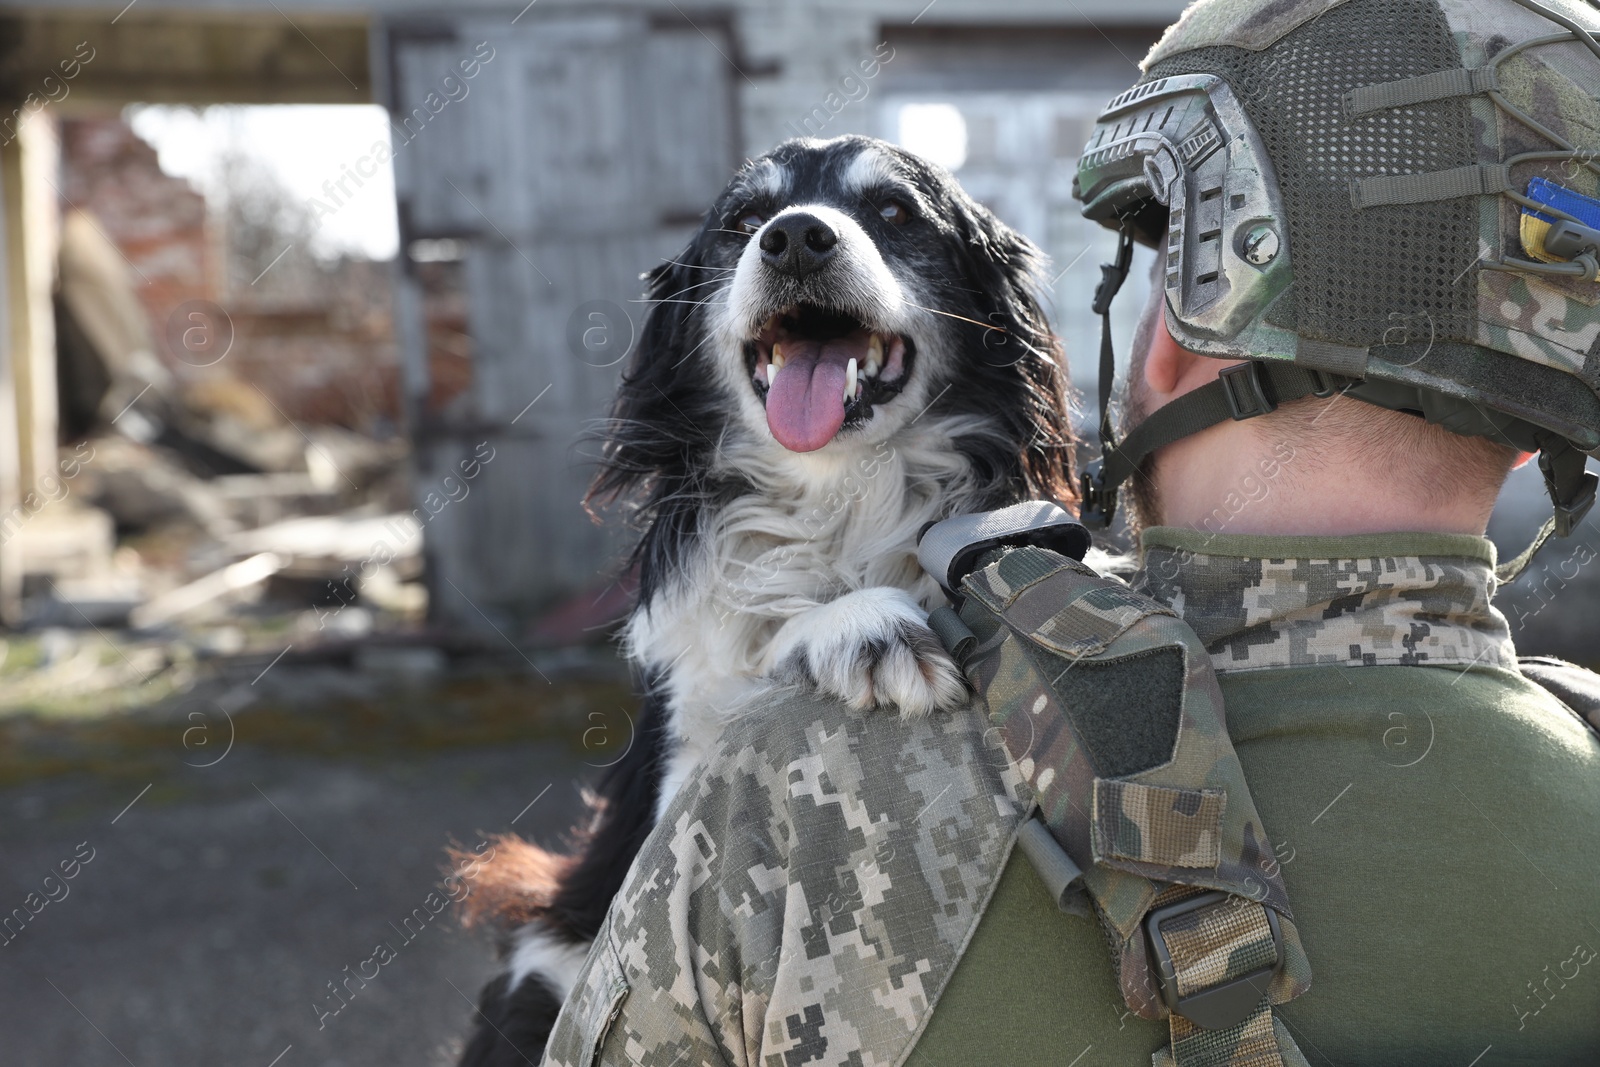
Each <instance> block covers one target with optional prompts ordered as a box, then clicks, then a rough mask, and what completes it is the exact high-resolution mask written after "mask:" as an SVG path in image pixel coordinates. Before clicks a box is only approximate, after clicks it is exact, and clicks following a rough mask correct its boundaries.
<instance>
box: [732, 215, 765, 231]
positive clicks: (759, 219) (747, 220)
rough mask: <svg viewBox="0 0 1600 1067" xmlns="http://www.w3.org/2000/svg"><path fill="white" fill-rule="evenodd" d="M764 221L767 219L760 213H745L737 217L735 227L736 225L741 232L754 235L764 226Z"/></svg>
mask: <svg viewBox="0 0 1600 1067" xmlns="http://www.w3.org/2000/svg"><path fill="white" fill-rule="evenodd" d="M766 221H767V217H766V216H765V215H763V214H761V212H759V211H747V212H745V213H744V214H743V215H740V216H739V221H738V222H737V223H736V224H735V225H737V226H738V227H739V229H741V230H743V231H744V232H745V233H755V232H756V231H757V230H759V229H761V227H762V226H763V225H765V224H766Z"/></svg>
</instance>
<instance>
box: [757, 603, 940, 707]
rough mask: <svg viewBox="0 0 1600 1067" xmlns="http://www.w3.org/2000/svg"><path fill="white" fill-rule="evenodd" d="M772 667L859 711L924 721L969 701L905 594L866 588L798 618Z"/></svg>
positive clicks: (924, 617)
mask: <svg viewBox="0 0 1600 1067" xmlns="http://www.w3.org/2000/svg"><path fill="white" fill-rule="evenodd" d="M770 662H771V663H773V664H774V665H775V669H774V671H773V672H772V673H773V676H774V677H775V678H776V679H777V680H779V681H788V682H800V683H803V684H807V685H811V686H815V687H816V689H817V690H818V691H820V692H822V693H824V694H826V695H828V696H831V697H836V698H838V699H839V700H843V701H844V702H845V703H847V704H849V705H850V706H851V707H852V708H856V709H857V710H863V711H864V710H866V709H867V708H873V707H891V706H892V707H898V708H899V709H900V713H901V714H902V715H906V716H913V715H925V714H927V713H928V712H930V711H933V710H934V709H935V708H954V707H959V706H960V705H961V704H963V703H964V702H965V701H966V699H967V683H966V679H965V678H963V677H962V674H961V671H960V669H959V668H957V667H956V665H955V661H954V660H952V659H951V658H950V654H949V653H948V652H946V651H945V649H944V645H942V644H940V642H939V638H938V637H936V636H935V635H934V632H933V631H932V630H930V629H928V613H927V612H925V611H923V610H922V608H921V606H920V605H918V604H917V602H916V600H915V599H914V598H912V596H911V594H909V593H907V592H905V591H904V590H903V589H892V588H888V587H883V588H876V589H861V590H857V591H856V592H854V593H848V594H846V595H845V596H842V597H840V598H839V599H838V600H834V601H830V602H829V603H827V604H822V605H819V606H817V607H815V608H812V609H811V610H810V611H807V612H806V613H805V614H803V615H797V616H795V617H794V618H792V619H790V620H789V621H788V622H786V623H784V625H783V628H782V629H780V630H779V631H778V634H777V637H776V638H775V639H774V640H773V644H772V651H771V659H770Z"/></svg>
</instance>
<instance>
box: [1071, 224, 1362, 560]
mask: <svg viewBox="0 0 1600 1067" xmlns="http://www.w3.org/2000/svg"><path fill="white" fill-rule="evenodd" d="M1120 233H1121V239H1120V241H1119V243H1118V245H1117V259H1116V262H1114V263H1102V264H1101V265H1100V284H1099V285H1098V286H1096V287H1095V291H1094V310H1095V314H1097V315H1099V316H1100V458H1099V459H1098V460H1096V461H1095V462H1093V463H1091V464H1089V466H1088V468H1087V469H1085V470H1084V472H1083V474H1082V475H1081V476H1080V477H1079V481H1078V485H1079V490H1080V492H1081V496H1082V499H1081V501H1080V503H1079V512H1078V517H1079V520H1080V521H1081V522H1082V523H1083V524H1084V525H1085V526H1087V527H1089V528H1090V529H1099V530H1103V529H1106V528H1107V527H1109V526H1110V525H1111V520H1112V518H1114V517H1115V515H1116V512H1117V492H1118V490H1119V489H1120V488H1121V486H1122V483H1123V482H1125V481H1127V480H1128V479H1129V478H1130V477H1132V475H1133V474H1134V472H1135V471H1137V470H1138V469H1139V464H1140V463H1142V462H1144V458H1145V457H1146V456H1148V455H1150V454H1151V453H1152V452H1154V451H1156V450H1157V449H1159V448H1165V447H1166V446H1167V445H1170V444H1172V443H1173V442H1174V441H1180V440H1182V439H1183V438H1185V437H1188V436H1190V435H1191V434H1196V433H1199V432H1200V431H1201V430H1204V429H1206V428H1207V427H1210V426H1215V425H1216V424H1217V423H1219V422H1226V421H1227V420H1229V419H1233V420H1236V421H1237V420H1243V419H1250V418H1254V417H1255V416H1257V415H1265V414H1266V413H1267V412H1269V411H1273V410H1276V409H1277V407H1278V405H1279V404H1284V403H1287V402H1288V401H1290V400H1298V399H1299V398H1300V397H1303V396H1332V395H1333V394H1334V393H1335V392H1337V391H1338V390H1339V389H1342V388H1344V387H1345V386H1347V385H1349V384H1350V383H1351V382H1353V381H1354V379H1351V378H1343V377H1340V376H1339V375H1335V374H1326V373H1323V372H1322V371H1314V370H1307V369H1305V368H1303V367H1296V366H1292V365H1289V364H1282V363H1271V364H1267V363H1260V362H1257V361H1254V360H1250V361H1246V362H1244V363H1238V364H1235V365H1234V366H1231V367H1225V368H1223V370H1222V373H1221V374H1220V375H1219V376H1218V378H1217V380H1216V381H1214V382H1210V383H1208V384H1206V385H1203V386H1201V387H1200V388H1198V389H1195V390H1193V391H1192V392H1188V393H1185V394H1184V395H1183V396H1180V397H1178V398H1177V399H1176V400H1172V401H1169V402H1168V403H1166V404H1163V405H1162V406H1161V407H1159V408H1157V409H1156V410H1155V411H1153V412H1151V413H1150V415H1149V417H1148V418H1146V419H1145V420H1144V421H1143V422H1141V423H1140V424H1139V425H1138V426H1137V427H1135V428H1134V430H1133V432H1132V433H1130V434H1128V436H1127V437H1126V438H1125V439H1124V440H1122V441H1121V442H1119V441H1117V439H1116V434H1115V432H1114V430H1113V427H1112V424H1111V386H1112V383H1113V381H1114V380H1115V378H1116V372H1117V360H1116V354H1115V352H1114V351H1113V347H1112V343H1111V301H1112V299H1113V298H1114V297H1115V296H1116V295H1117V291H1118V290H1120V289H1121V288H1122V283H1123V282H1124V281H1126V280H1127V277H1128V267H1129V264H1130V263H1131V262H1132V259H1133V234H1132V231H1131V230H1129V229H1127V228H1124V229H1123V230H1122V231H1120Z"/></svg>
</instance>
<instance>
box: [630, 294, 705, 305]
mask: <svg viewBox="0 0 1600 1067" xmlns="http://www.w3.org/2000/svg"><path fill="white" fill-rule="evenodd" d="M628 303H630V304H689V305H691V306H693V307H697V308H698V307H705V306H706V305H707V304H726V303H727V301H726V300H717V299H716V298H714V297H709V296H708V297H706V298H705V299H704V300H673V299H672V298H670V297H664V296H663V297H655V298H650V297H644V298H641V299H639V300H630V301H628Z"/></svg>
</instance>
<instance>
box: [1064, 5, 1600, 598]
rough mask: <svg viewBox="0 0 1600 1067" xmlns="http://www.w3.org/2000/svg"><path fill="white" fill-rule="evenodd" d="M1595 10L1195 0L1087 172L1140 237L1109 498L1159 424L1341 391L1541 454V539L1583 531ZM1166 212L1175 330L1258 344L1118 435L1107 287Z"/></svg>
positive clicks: (1593, 418)
mask: <svg viewBox="0 0 1600 1067" xmlns="http://www.w3.org/2000/svg"><path fill="white" fill-rule="evenodd" d="M1597 34H1600V12H1597V11H1596V10H1595V9H1594V8H1592V7H1590V6H1588V5H1586V4H1584V3H1580V2H1576V0H1199V2H1197V3H1195V4H1193V5H1192V6H1191V7H1190V8H1189V9H1188V10H1187V11H1186V12H1185V13H1184V15H1183V17H1182V18H1181V19H1180V20H1179V21H1178V22H1177V23H1176V24H1174V25H1173V26H1172V27H1171V28H1170V29H1169V30H1168V31H1167V33H1166V35H1165V36H1164V37H1163V38H1162V39H1161V41H1160V42H1159V43H1158V44H1157V45H1156V46H1155V48H1154V49H1153V50H1152V51H1151V53H1150V55H1149V56H1148V57H1147V58H1146V60H1145V62H1144V65H1143V69H1144V75H1143V77H1142V78H1141V80H1140V81H1139V83H1138V84H1137V85H1135V86H1134V87H1133V88H1131V89H1129V90H1128V91H1126V92H1124V93H1122V94H1121V95H1120V96H1118V97H1116V98H1115V99H1113V100H1112V101H1111V102H1110V103H1109V104H1108V105H1107V106H1106V107H1105V109H1104V111H1103V112H1102V113H1101V115H1100V117H1099V121H1098V123H1097V124H1096V126H1095V129H1094V132H1093V135H1092V136H1091V138H1090V140H1089V143H1088V145H1087V146H1086V148H1085V150H1084V153H1083V156H1082V158H1081V160H1080V162H1079V167H1078V174H1077V177H1076V180H1075V183H1074V192H1075V194H1076V195H1077V196H1078V198H1079V199H1080V200H1081V201H1082V202H1083V213H1084V215H1085V216H1086V217H1088V218H1090V219H1093V220H1095V221H1096V222H1099V223H1101V224H1102V225H1104V226H1107V227H1110V228H1112V229H1116V230H1118V231H1119V232H1120V234H1121V243H1120V246H1119V252H1118V256H1117V262H1116V263H1114V264H1110V265H1107V266H1106V267H1105V268H1103V271H1104V277H1103V278H1102V282H1101V286H1100V288H1099V290H1098V291H1097V292H1096V295H1095V310H1096V311H1097V312H1098V313H1100V314H1101V315H1102V316H1103V317H1104V318H1103V329H1104V331H1105V332H1104V335H1103V339H1102V345H1101V367H1100V378H1101V382H1100V407H1101V440H1102V447H1103V456H1102V459H1101V460H1100V461H1099V462H1098V463H1096V464H1094V465H1092V466H1091V467H1090V469H1089V470H1088V471H1087V472H1086V473H1085V475H1084V482H1083V488H1084V499H1083V516H1084V520H1085V522H1086V523H1088V524H1090V525H1102V526H1103V525H1105V524H1106V523H1108V522H1109V521H1110V518H1111V515H1112V513H1113V510H1114V508H1115V503H1116V494H1117V487H1118V485H1119V484H1120V483H1121V482H1122V481H1123V480H1125V479H1126V478H1127V477H1128V476H1129V475H1131V474H1132V473H1133V472H1134V471H1135V470H1136V469H1137V467H1138V465H1139V463H1140V462H1141V461H1142V459H1143V458H1144V457H1145V456H1147V455H1149V454H1150V453H1151V452H1153V451H1154V450H1155V449H1157V448H1160V447H1162V446H1163V445H1165V444H1168V443H1170V442H1171V441H1174V440H1177V439H1179V438H1181V437H1184V436H1187V435H1188V434H1192V433H1195V432H1197V431H1199V430H1201V429H1204V428H1206V427H1208V426H1211V425H1214V424H1216V423H1218V422H1221V421H1224V420H1226V419H1229V418H1234V419H1241V418H1249V417H1251V416H1254V415H1258V414H1262V413H1264V412H1266V411H1270V410H1272V409H1273V408H1274V407H1275V406H1276V405H1278V404H1281V403H1284V402H1286V401H1288V400H1290V399H1294V398H1298V397H1301V396H1307V395H1313V394H1315V395H1321V396H1332V395H1333V394H1334V393H1336V392H1343V393H1345V394H1347V395H1349V396H1351V397H1356V398H1359V399H1361V400H1365V401H1368V402H1370V403H1373V404H1377V405H1379V406H1382V407H1385V408H1391V409H1395V410H1404V411H1410V412H1413V413H1416V414H1419V415H1422V416H1423V417H1425V418H1427V419H1428V420H1429V421H1431V422H1435V423H1438V424H1440V425H1442V426H1444V427H1446V428H1447V429H1450V430H1453V431H1455V432H1457V433H1461V434H1468V435H1482V436H1487V437H1491V438H1494V439H1496V440H1499V441H1501V442H1503V443H1505V444H1508V445H1511V446H1513V447H1515V448H1517V449H1519V450H1521V451H1525V452H1538V453H1540V467H1541V469H1542V470H1543V472H1544V476H1545V481H1546V486H1547V488H1548V489H1549V491H1550V495H1551V500H1552V502H1553V504H1554V510H1555V514H1554V517H1553V518H1552V519H1551V520H1550V522H1548V523H1546V525H1545V528H1544V530H1543V531H1541V534H1540V536H1539V540H1538V542H1537V543H1536V544H1535V546H1534V548H1535V549H1536V548H1537V547H1538V544H1542V543H1543V541H1544V539H1545V538H1547V537H1548V536H1549V535H1550V533H1551V532H1552V531H1554V532H1556V533H1558V534H1561V535H1563V536H1564V535H1566V534H1567V533H1570V532H1571V530H1572V528H1573V527H1574V526H1575V525H1576V524H1577V523H1578V522H1579V521H1581V520H1582V518H1583V516H1584V514H1585V513H1586V512H1587V511H1588V509H1589V508H1590V506H1591V505H1592V504H1593V502H1594V498H1595V488H1596V482H1597V479H1596V478H1595V476H1594V475H1593V474H1590V473H1587V472H1586V471H1585V470H1584V461H1585V456H1586V455H1593V454H1596V453H1597V452H1600V195H1597V194H1600V99H1597V95H1600V44H1597V43H1596V39H1595V38H1596V35H1597ZM1163 235H1165V236H1166V238H1167V259H1166V262H1165V263H1164V264H1163V277H1164V287H1165V303H1166V307H1165V311H1166V321H1167V326H1168V328H1169V329H1170V331H1171V333H1172V336H1173V337H1174V338H1175V339H1176V340H1177V341H1178V343H1179V344H1181V345H1183V346H1184V347H1185V348H1188V349H1190V350H1192V351H1194V352H1198V353H1201V354H1204V355H1208V356H1216V357H1219V358H1230V359H1239V360H1245V361H1246V362H1244V363H1241V364H1239V365H1237V366H1233V367H1229V368H1226V369H1224V371H1223V373H1222V375H1221V377H1220V379H1219V381H1217V382H1215V383H1212V384H1211V385H1208V386H1206V387H1204V388H1202V389H1200V390H1196V391H1195V392H1193V393H1190V394H1188V395H1186V396H1183V397H1180V398H1178V399H1177V400H1175V401H1173V402H1171V403H1169V404H1168V405H1166V406H1165V407H1163V408H1161V409H1159V410H1157V411H1155V412H1153V413H1151V415H1150V416H1149V418H1148V419H1146V420H1145V421H1144V422H1143V423H1141V424H1140V425H1139V426H1138V427H1136V428H1134V429H1133V430H1132V432H1131V433H1130V434H1129V436H1128V437H1127V438H1126V439H1125V440H1123V441H1121V442H1117V441H1115V440H1114V439H1113V433H1112V426H1111V419H1110V416H1109V412H1108V408H1109V402H1110V389H1111V379H1112V375H1113V373H1114V371H1115V365H1114V358H1113V354H1112V345H1111V339H1110V336H1111V335H1110V320H1109V315H1108V311H1109V308H1110V303H1111V298H1112V296H1113V295H1114V294H1115V292H1116V289H1117V288H1118V287H1119V286H1120V284H1121V281H1122V278H1123V277H1124V276H1125V275H1126V273H1127V270H1128V265H1129V261H1130V255H1131V247H1132V242H1133V241H1139V242H1141V243H1144V244H1147V245H1158V244H1159V243H1160V239H1161V237H1162V236H1163ZM1532 551H1533V549H1530V550H1529V552H1528V553H1525V554H1524V557H1526V558H1521V559H1519V560H1518V561H1514V562H1515V563H1516V564H1520V565H1521V566H1525V565H1526V562H1527V558H1531V554H1532ZM1517 569H1520V566H1519V567H1518V568H1517ZM1509 570H1510V569H1509V568H1508V571H1507V573H1509Z"/></svg>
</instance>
